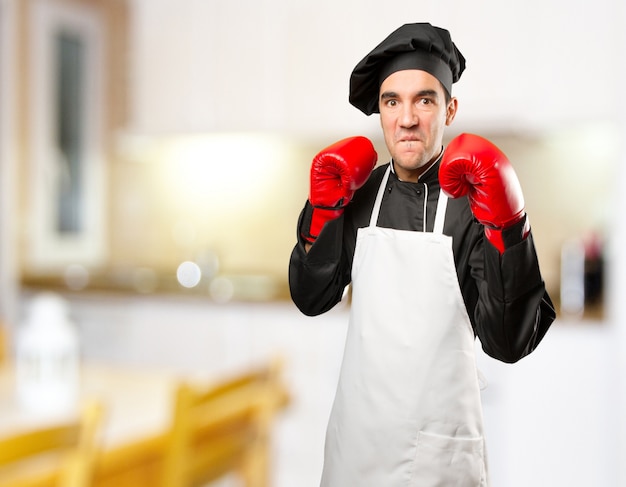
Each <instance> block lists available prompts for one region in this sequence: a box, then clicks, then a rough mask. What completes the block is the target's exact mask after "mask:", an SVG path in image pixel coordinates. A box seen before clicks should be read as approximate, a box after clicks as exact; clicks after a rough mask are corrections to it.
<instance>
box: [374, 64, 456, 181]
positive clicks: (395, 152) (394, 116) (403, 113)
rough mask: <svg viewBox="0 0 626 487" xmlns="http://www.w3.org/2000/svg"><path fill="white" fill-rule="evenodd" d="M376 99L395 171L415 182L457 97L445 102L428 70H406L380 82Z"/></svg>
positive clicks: (452, 112)
mask: <svg viewBox="0 0 626 487" xmlns="http://www.w3.org/2000/svg"><path fill="white" fill-rule="evenodd" d="M378 102H379V110H380V123H381V126H382V129H383V135H384V137H385V143H386V144H387V149H388V150H389V153H390V154H391V157H392V158H393V161H394V168H395V170H396V174H397V175H398V177H399V178H400V179H401V180H403V181H417V178H418V177H419V176H420V175H421V174H422V172H424V171H425V170H426V169H427V168H428V167H429V166H430V163H431V162H433V161H434V160H435V159H436V158H437V156H439V154H440V152H441V146H442V143H443V132H444V127H445V126H446V125H450V124H451V123H452V120H453V119H454V115H455V114H456V109H457V100H456V98H451V99H450V100H449V101H446V92H445V90H444V88H443V86H442V85H441V83H440V82H439V80H438V79H437V78H435V77H434V76H433V75H431V74H430V73H427V72H426V71H421V70H417V69H408V70H403V71H396V72H395V73H392V74H390V75H389V76H388V77H387V78H386V79H385V80H384V81H383V83H382V85H381V86H380V97H379V100H378Z"/></svg>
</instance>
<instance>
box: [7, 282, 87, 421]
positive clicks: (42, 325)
mask: <svg viewBox="0 0 626 487" xmlns="http://www.w3.org/2000/svg"><path fill="white" fill-rule="evenodd" d="M16 338H17V341H16V359H17V361H16V368H17V370H16V372H17V383H16V386H17V396H18V400H19V402H20V404H21V405H22V406H23V407H25V408H27V409H29V410H36V411H42V412H58V411H63V410H69V409H73V408H75V407H76V402H77V399H78V389H79V346H78V336H77V332H76V329H75V327H74V325H73V323H71V321H70V319H69V312H68V306H67V303H66V302H65V300H64V299H63V298H62V297H61V296H59V295H57V294H53V293H42V294H39V295H37V296H35V297H34V298H33V300H32V302H31V305H30V308H29V309H28V314H27V319H26V321H25V323H24V324H23V325H22V327H21V329H20V330H19V331H18V334H17V337H16Z"/></svg>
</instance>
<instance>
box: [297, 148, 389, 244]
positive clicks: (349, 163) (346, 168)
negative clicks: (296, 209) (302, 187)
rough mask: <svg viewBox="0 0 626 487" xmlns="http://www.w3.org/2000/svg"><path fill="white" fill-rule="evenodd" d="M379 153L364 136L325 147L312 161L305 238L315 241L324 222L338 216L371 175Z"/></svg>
mask: <svg viewBox="0 0 626 487" xmlns="http://www.w3.org/2000/svg"><path fill="white" fill-rule="evenodd" d="M377 160H378V154H376V151H375V150H374V146H373V145H372V143H371V142H370V141H369V139H367V138H365V137H360V136H357V137H349V138H347V139H342V140H340V141H339V142H335V143H334V144H333V145H331V146H329V147H327V148H325V149H323V150H322V151H321V152H320V153H319V154H317V155H316V156H315V157H314V158H313V162H312V164H311V188H310V192H309V201H310V203H311V205H312V206H313V213H312V216H311V224H310V227H309V231H308V234H305V235H303V236H304V238H305V239H306V240H307V241H308V242H310V243H313V242H314V241H315V239H316V238H317V237H318V235H319V234H320V232H321V231H322V227H323V226H324V224H325V223H326V222H327V221H329V220H333V219H335V218H338V217H339V216H340V215H341V214H342V213H343V210H344V208H345V207H346V205H347V204H348V203H349V202H350V200H351V199H352V196H353V195H354V192H355V191H356V190H357V189H359V188H360V187H361V186H363V185H364V184H365V181H367V179H368V178H369V175H370V174H371V172H372V170H373V169H374V166H375V165H376V161H377Z"/></svg>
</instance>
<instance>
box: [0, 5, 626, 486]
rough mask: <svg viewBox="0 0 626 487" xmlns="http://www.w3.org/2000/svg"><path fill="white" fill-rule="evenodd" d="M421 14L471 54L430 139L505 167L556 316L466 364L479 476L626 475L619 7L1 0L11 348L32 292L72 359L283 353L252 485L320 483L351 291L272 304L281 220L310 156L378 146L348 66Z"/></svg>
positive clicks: (279, 283) (3, 208)
mask: <svg viewBox="0 0 626 487" xmlns="http://www.w3.org/2000/svg"><path fill="white" fill-rule="evenodd" d="M419 21H429V22H431V23H433V24H435V25H440V26H443V27H446V28H448V29H449V30H450V31H451V33H452V36H453V39H454V40H455V42H456V43H457V45H458V46H459V48H460V50H461V51H462V52H463V54H464V55H465V57H466V58H467V70H466V72H465V73H464V75H463V77H462V79H461V81H460V82H459V83H458V84H457V85H455V87H454V89H455V93H454V94H455V95H456V96H457V97H458V99H459V111H458V116H457V118H456V120H455V122H454V124H453V125H452V126H451V127H450V128H449V129H448V132H447V138H448V139H449V138H451V137H453V136H454V135H457V134H458V133H461V132H474V133H478V134H480V135H482V136H484V137H487V138H489V139H491V140H492V141H493V142H495V143H496V144H497V145H498V146H500V147H501V149H502V150H503V151H504V152H505V153H506V154H507V155H508V156H509V158H510V159H511V161H512V162H513V164H514V167H515V169H516V171H517V173H518V176H519V178H520V180H521V183H522V187H523V189H524V194H525V198H526V207H527V211H528V214H529V217H530V221H531V225H532V227H533V233H534V237H535V243H536V246H537V250H538V253H539V257H540V262H541V265H542V272H543V275H544V277H545V281H546V284H547V286H548V288H549V290H550V292H551V295H552V297H553V299H554V301H555V303H556V304H557V307H558V312H559V317H558V319H557V322H556V323H555V325H554V326H553V328H552V329H551V331H550V332H549V333H548V335H547V336H546V338H545V339H544V342H543V343H542V344H541V345H540V347H539V348H538V349H537V351H536V352H535V353H534V354H533V355H531V356H529V357H527V358H525V359H523V360H522V361H521V362H519V363H518V364H515V365H504V364H500V363H497V362H495V361H493V360H491V359H489V358H487V357H485V356H484V355H479V361H480V367H481V370H482V372H483V374H484V375H485V377H486V380H487V383H488V385H487V387H486V389H485V390H484V391H483V394H484V397H483V399H484V407H485V417H486V422H487V434H488V445H489V448H490V450H489V451H490V466H491V470H492V476H493V481H494V485H495V486H498V487H501V486H505V487H527V486H529V485H532V486H536V487H541V486H550V487H555V486H568V487H574V486H581V487H582V486H585V487H587V486H590V485H594V486H602V487H605V486H606V487H613V486H623V485H626V466H625V464H624V462H623V461H622V460H623V458H624V457H625V456H626V414H625V413H624V411H626V384H625V378H626V369H625V367H626V359H625V357H626V304H625V301H626V300H625V299H624V297H625V296H626V257H625V256H624V253H623V252H622V249H623V247H624V242H625V241H626V230H625V229H624V226H625V223H626V220H625V219H624V216H623V215H624V214H625V213H626V197H625V196H624V193H625V192H624V190H623V188H625V187H626V172H625V170H624V168H623V166H624V164H625V163H626V158H625V156H624V153H625V148H624V142H623V141H624V136H625V135H626V124H625V120H624V116H623V113H624V110H625V109H626V98H625V97H624V96H623V86H624V85H625V82H626V77H625V75H624V74H623V73H624V72H625V71H626V58H625V57H624V51H625V49H624V48H625V47H626V34H624V29H623V26H624V24H625V22H626V10H625V7H624V4H623V2H619V1H618V0H597V1H596V2H593V3H589V2H582V1H580V0H574V1H571V0H570V1H565V0H542V1H539V0H529V1H527V2H521V3H518V4H513V3H506V2H500V1H497V0H484V1H478V0H474V1H461V0H437V1H435V0H429V1H405V0H402V1H399V0H398V1H396V0H388V1H384V2H383V1H374V0H362V1H359V2H357V1H346V2H337V1H335V0H332V1H331V0H318V1H315V2H305V1H301V0H295V1H288V0H258V1H254V2H253V1H248V0H242V1H236V0H235V1H226V0H0V116H1V118H0V236H1V238H0V284H1V291H0V319H1V321H2V325H3V327H4V330H5V333H6V336H7V340H6V342H7V343H6V353H7V357H6V360H8V361H11V360H15V359H16V353H15V350H16V346H17V341H18V338H19V336H20V329H21V328H22V327H23V326H24V323H25V322H26V321H27V319H28V316H29V314H28V313H29V309H30V308H29V307H30V306H31V304H32V302H33V299H34V298H36V297H38V296H40V295H41V293H43V292H53V293H55V294H56V295H57V296H61V297H62V298H63V300H64V301H65V302H66V303H67V306H68V309H69V316H70V319H71V321H72V323H73V326H74V327H75V329H76V332H77V336H78V338H79V344H80V358H81V361H82V362H83V363H97V364H100V365H103V366H110V367H121V368H123V369H124V370H129V371H135V370H141V371H146V370H148V371H163V373H175V374H187V373H189V374H193V373H197V372H198V371H201V372H203V373H207V374H211V375H214V376H219V375H221V374H227V373H229V372H231V371H232V370H237V369H241V368H243V367H246V366H248V365H251V364H255V363H258V362H260V361H263V360H265V359H266V358H268V357H271V356H275V355H280V356H282V357H283V360H284V374H285V380H286V382H287V384H288V389H289V393H290V397H291V399H290V402H289V404H288V405H287V406H286V407H285V408H284V410H283V411H282V412H281V413H280V414H279V415H278V416H277V420H276V423H275V425H274V429H273V431H272V449H273V450H272V451H273V469H272V472H271V478H272V483H271V485H272V486H275V487H309V486H311V487H312V486H315V485H318V481H319V474H320V470H321V462H322V454H323V438H324V429H325V425H326V419H327V417H328V414H329V410H330V405H331V403H332V399H333V394H334V388H335V384H336V379H337V373H338V368H339V365H340V360H341V355H342V348H343V339H344V335H345V330H346V325H347V316H348V315H347V313H348V309H349V303H342V304H341V305H339V306H338V307H337V308H336V309H334V310H333V311H331V312H329V313H328V314H326V315H323V316H320V317H315V318H307V317H304V316H302V315H301V314H299V312H298V311H297V310H296V308H295V307H294V306H293V304H292V303H291V302H290V300H289V293H288V283H287V265H288V260H289V254H290V252H291V248H292V247H293V245H294V244H295V241H296V238H295V237H296V228H295V225H296V220H297V217H298V214H299V212H300V210H301V208H302V206H303V204H304V201H305V199H306V197H307V192H308V170H309V163H310V160H311V159H312V157H313V156H314V155H315V154H316V153H317V152H318V151H319V150H320V149H321V148H323V147H325V146H326V145H329V144H330V143H332V142H334V141H335V140H338V139H340V138H343V137H347V136H350V135H357V134H360V135H365V136H367V137H369V138H371V139H372V140H373V141H374V143H375V145H376V147H377V150H378V153H379V160H380V162H381V163H384V162H387V161H388V154H387V151H386V149H385V147H384V142H383V140H382V137H381V131H380V126H379V121H378V119H377V117H376V116H372V117H365V116H364V115H362V114H361V113H360V112H358V111H357V110H356V109H354V108H353V107H351V106H350V105H349V104H348V101H347V92H348V78H349V75H350V72H351V70H352V68H353V67H354V65H355V64H356V63H357V62H358V61H359V60H360V59H361V58H362V57H363V56H364V55H365V54H366V53H367V52H368V51H369V50H370V49H371V48H372V47H374V46H375V45H376V44H378V43H379V42H380V41H381V40H382V39H383V38H384V37H385V36H387V35H388V34H389V33H390V32H391V31H392V30H394V29H395V28H397V27H398V26H400V25H401V24H403V23H408V22H419ZM479 347H480V345H479V344H477V348H479ZM149 407H150V406H146V408H149ZM355 407H356V406H355ZM222 484H224V485H238V484H236V479H226V480H224V481H223V482H222Z"/></svg>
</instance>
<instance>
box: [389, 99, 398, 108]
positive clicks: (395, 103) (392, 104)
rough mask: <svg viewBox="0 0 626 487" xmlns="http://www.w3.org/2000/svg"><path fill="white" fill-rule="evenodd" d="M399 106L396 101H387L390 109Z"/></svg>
mask: <svg viewBox="0 0 626 487" xmlns="http://www.w3.org/2000/svg"><path fill="white" fill-rule="evenodd" d="M397 104H398V102H397V101H396V100H387V106H388V107H395V106H396V105H397Z"/></svg>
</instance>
